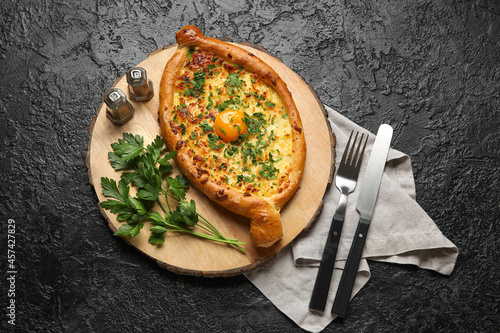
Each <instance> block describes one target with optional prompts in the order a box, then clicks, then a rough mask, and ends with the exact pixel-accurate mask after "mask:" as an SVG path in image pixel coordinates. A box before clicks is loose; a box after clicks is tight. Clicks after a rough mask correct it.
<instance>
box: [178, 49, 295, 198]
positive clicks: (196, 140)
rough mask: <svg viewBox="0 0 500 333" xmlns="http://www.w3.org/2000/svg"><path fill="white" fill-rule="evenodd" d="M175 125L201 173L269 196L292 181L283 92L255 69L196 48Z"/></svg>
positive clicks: (181, 86) (182, 78)
mask: <svg viewBox="0 0 500 333" xmlns="http://www.w3.org/2000/svg"><path fill="white" fill-rule="evenodd" d="M175 85H176V88H175V94H174V110H172V111H171V112H172V121H171V122H170V126H171V128H172V129H173V130H174V131H175V132H176V133H180V134H181V137H182V140H180V141H179V142H178V143H177V146H178V147H177V148H176V149H179V148H180V147H182V146H184V145H185V146H187V148H188V155H189V157H190V158H192V162H193V164H194V165H196V166H197V170H198V173H199V175H200V176H201V175H202V174H207V175H208V176H209V180H210V181H213V182H215V183H218V184H219V185H222V184H227V185H228V186H231V187H232V188H234V189H236V190H239V191H241V192H243V193H251V194H255V195H259V196H262V197H269V196H272V195H274V194H276V193H280V192H281V191H283V190H284V189H285V188H287V187H288V186H289V174H290V171H291V163H292V127H291V125H290V122H289V120H288V117H287V110H286V109H285V106H284V104H283V102H282V100H281V98H280V96H279V95H278V93H277V92H276V91H275V90H274V89H273V88H272V87H271V86H269V85H268V84H266V83H265V82H263V81H262V79H261V78H260V77H259V76H258V75H257V74H255V73H251V72H249V71H247V70H245V69H243V67H241V66H239V65H238V64H236V63H229V62H226V61H224V60H223V59H220V58H217V57H216V56H214V55H213V54H210V53H206V52H204V51H201V50H198V49H191V50H190V51H189V52H188V57H187V59H186V61H185V63H184V66H183V68H182V69H181V71H180V73H179V75H178V77H177V78H176V82H175Z"/></svg>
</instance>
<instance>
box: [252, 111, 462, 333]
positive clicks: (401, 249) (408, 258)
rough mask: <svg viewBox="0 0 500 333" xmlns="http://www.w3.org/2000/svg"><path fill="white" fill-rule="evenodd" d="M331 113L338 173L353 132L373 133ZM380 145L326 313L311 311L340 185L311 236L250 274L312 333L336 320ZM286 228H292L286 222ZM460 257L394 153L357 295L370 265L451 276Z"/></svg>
mask: <svg viewBox="0 0 500 333" xmlns="http://www.w3.org/2000/svg"><path fill="white" fill-rule="evenodd" d="M326 110H327V112H328V115H329V119H330V122H331V125H332V130H333V132H334V133H335V136H336V138H337V147H336V149H337V161H336V165H337V167H338V162H339V160H340V156H341V155H342V153H343V151H344V148H345V145H346V143H347V139H348V137H349V134H350V132H351V130H352V129H354V130H358V131H361V133H368V131H366V130H364V129H363V128H361V127H360V126H358V125H356V124H355V123H353V122H352V121H350V120H348V119H347V118H345V117H343V116H342V115H340V114H339V113H338V112H336V111H334V110H332V109H331V108H329V107H326ZM374 139H375V136H374V135H373V134H371V133H370V136H369V139H368V146H367V147H366V152H365V154H366V155H365V158H364V159H363V164H362V166H361V171H360V176H359V179H358V185H357V187H356V190H355V191H354V192H353V193H351V194H350V195H349V197H348V205H347V211H346V217H345V221H344V227H343V230H342V236H341V238H340V244H339V249H338V253H337V261H336V263H335V269H334V273H333V277H332V284H331V286H330V293H329V297H328V302H327V304H326V309H325V312H324V313H323V314H315V313H312V312H310V311H309V308H308V306H309V300H310V298H311V294H312V289H313V286H314V281H315V279H316V274H317V272H318V267H319V261H320V259H321V256H322V253H323V248H324V246H325V242H326V237H327V235H328V230H329V229H330V225H331V221H332V217H333V214H334V211H335V208H336V206H337V202H338V199H339V196H340V193H339V191H338V189H337V188H336V187H335V185H334V184H333V185H332V186H331V187H330V189H329V190H327V192H326V194H325V199H324V202H325V203H324V207H323V210H322V212H321V214H320V216H319V217H318V219H317V221H316V222H315V224H314V226H313V227H312V228H311V230H310V231H309V232H307V233H305V234H303V235H301V236H300V237H299V238H297V239H296V240H295V242H294V243H293V244H292V246H290V247H287V248H285V249H284V250H283V251H282V252H281V253H279V255H278V256H277V258H276V259H275V260H274V261H273V262H271V263H270V264H268V265H266V266H264V267H260V268H258V269H256V270H254V271H252V272H250V273H247V274H245V275H246V277H247V278H248V279H249V280H250V281H251V282H252V283H253V284H254V285H255V286H256V287H257V288H258V289H259V290H260V291H261V292H262V293H263V294H264V295H265V296H266V297H267V298H268V299H269V300H271V302H273V304H274V305H275V306H276V307H278V309H280V310H281V311H282V312H283V313H285V314H286V315H287V316H288V317H290V318H291V319H292V320H293V321H294V322H296V323H297V324H298V325H299V326H300V327H301V328H303V329H305V330H307V331H310V332H320V331H322V330H323V329H324V328H325V327H326V326H327V325H328V324H329V323H330V322H331V321H332V320H333V319H335V316H333V315H331V314H330V310H331V307H332V305H333V300H334V298H335V293H336V291H337V287H338V284H339V281H340V277H341V275H342V269H343V267H344V265H345V261H346V259H347V255H348V253H349V248H350V245H351V242H352V238H353V235H354V232H355V230H356V227H357V224H358V220H359V215H358V213H357V211H356V202H357V199H358V195H359V191H358V190H359V188H360V186H361V183H362V181H363V174H364V170H365V168H366V163H367V162H368V156H369V154H370V152H371V149H372V145H373V141H374ZM283 223H284V225H285V227H286V221H283ZM457 255H458V249H457V247H456V246H455V245H454V244H453V243H452V242H450V241H449V240H448V239H447V238H446V237H445V236H443V234H442V233H441V231H440V230H439V229H438V227H437V226H436V225H435V223H434V221H432V219H431V218H430V217H429V216H428V215H427V214H426V213H425V211H424V210H423V209H422V208H421V207H420V206H419V205H418V204H417V202H416V201H415V184H414V181H413V173H412V169H411V163H410V158H409V157H408V156H407V155H405V154H403V153H401V152H399V151H397V150H394V149H391V150H390V151H389V155H388V158H387V163H386V167H385V170H384V175H383V177H382V183H381V186H380V190H379V196H378V199H377V203H376V206H375V211H374V214H373V217H372V221H371V225H370V230H369V232H368V236H367V239H366V242H365V248H364V251H363V258H362V259H361V262H360V265H359V268H358V274H357V277H356V282H355V284H354V289H353V295H355V294H357V292H358V291H359V290H360V289H361V288H362V287H363V286H364V285H365V284H366V283H367V282H368V280H369V279H370V269H369V266H368V262H367V259H370V260H376V261H384V262H392V263H400V264H413V265H417V266H418V267H420V268H425V269H430V270H434V271H436V272H439V273H441V274H446V275H449V274H451V273H452V271H453V268H454V266H455V261H456V258H457Z"/></svg>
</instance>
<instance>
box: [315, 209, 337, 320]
mask: <svg viewBox="0 0 500 333" xmlns="http://www.w3.org/2000/svg"><path fill="white" fill-rule="evenodd" d="M343 225H344V217H342V216H338V215H334V217H333V221H332V225H331V226H330V231H329V232H328V237H327V239H326V245H325V249H324V250H323V256H322V257H321V262H320V265H319V270H318V275H316V282H315V283H314V289H313V292H312V296H311V301H310V302H309V309H310V310H313V311H321V312H322V311H324V310H325V306H326V300H327V298H328V291H329V290H330V283H331V280H332V273H333V267H334V265H335V257H336V256H337V249H338V247H339V240H340V234H341V232H342V226H343Z"/></svg>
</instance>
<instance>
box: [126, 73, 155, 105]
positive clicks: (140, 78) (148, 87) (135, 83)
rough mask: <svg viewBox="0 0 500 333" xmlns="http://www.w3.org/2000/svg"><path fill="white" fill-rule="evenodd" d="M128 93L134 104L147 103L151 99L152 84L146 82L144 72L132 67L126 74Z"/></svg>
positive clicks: (148, 81) (146, 78)
mask: <svg viewBox="0 0 500 333" xmlns="http://www.w3.org/2000/svg"><path fill="white" fill-rule="evenodd" d="M127 82H128V92H129V94H130V98H131V99H132V100H134V101H136V102H145V101H149V100H150V99H151V98H152V97H153V83H152V82H151V80H148V76H147V73H146V70H145V69H144V68H142V67H134V68H131V69H129V71H128V72H127Z"/></svg>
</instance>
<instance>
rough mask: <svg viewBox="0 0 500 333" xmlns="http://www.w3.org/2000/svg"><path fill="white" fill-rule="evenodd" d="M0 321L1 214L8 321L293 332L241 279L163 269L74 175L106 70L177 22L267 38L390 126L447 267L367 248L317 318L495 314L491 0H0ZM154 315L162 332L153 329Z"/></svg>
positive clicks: (446, 321) (402, 322)
mask: <svg viewBox="0 0 500 333" xmlns="http://www.w3.org/2000/svg"><path fill="white" fill-rule="evenodd" d="M0 21H1V26H0V55H1V60H0V75H1V76H0V143H1V153H0V170H1V175H2V187H1V188H2V190H1V191H0V214H1V232H0V234H1V236H0V240H1V244H0V271H1V274H0V276H1V278H2V280H1V281H0V286H1V287H2V288H1V290H0V308H1V309H2V310H1V311H0V314H1V317H0V323H1V330H4V329H5V328H8V329H12V327H10V326H8V325H7V322H6V321H7V316H6V313H7V310H6V307H7V305H8V301H9V298H8V297H7V290H6V288H5V287H6V285H7V281H6V271H7V270H8V268H7V258H6V257H7V244H6V237H7V236H6V233H7V221H8V219H14V220H15V222H16V252H17V258H16V259H17V262H16V265H17V271H18V274H17V280H16V296H15V300H16V305H17V307H16V310H17V312H16V315H17V317H16V326H15V327H16V328H17V331H19V332H28V331H29V332H150V331H166V332H219V331H220V332H226V331H232V332H299V331H300V329H299V328H298V327H297V326H296V325H295V324H294V323H293V322H292V321H291V320H289V319H288V318H287V317H286V316H285V315H283V314H282V313H281V312H280V311H279V310H277V309H276V308H275V307H274V306H273V305H272V304H271V303H270V302H269V301H268V300H267V299H266V298H265V297H264V296H263V295H262V294H261V293H260V292H259V291H258V290H257V289H256V288H255V287H254V286H253V285H252V284H251V283H250V282H249V281H248V280H247V279H246V278H245V277H243V276H240V277H234V278H226V279H223V278H220V279H218V278H217V279H204V278H194V277H187V276H179V275H175V274H173V273H171V272H169V271H167V270H164V269H162V268H160V267H158V266H157V265H156V264H155V263H154V262H153V261H151V260H149V259H147V258H146V257H145V256H143V255H141V254H140V253H138V251H136V250H134V249H133V248H132V247H130V246H128V245H127V244H126V243H125V242H124V241H123V240H121V239H120V238H117V237H113V236H112V233H111V231H110V230H109V228H108V226H107V224H106V222H105V220H104V219H103V218H102V216H101V215H100V213H99V209H98V206H97V197H96V195H95V192H94V189H93V188H92V187H91V186H90V185H89V183H88V179H87V168H86V166H85V155H86V151H87V140H88V132H87V131H88V127H89V125H90V122H91V120H92V117H93V116H94V115H95V113H96V109H97V107H98V105H99V103H100V99H101V96H102V95H103V94H104V92H105V91H106V90H107V89H108V87H109V86H110V85H111V84H112V83H113V81H114V80H115V79H116V78H117V77H119V76H120V75H122V74H123V73H125V72H126V70H127V69H129V68H130V67H132V66H133V65H135V64H137V63H139V62H141V61H142V60H144V59H145V58H146V57H147V56H148V54H149V53H150V52H152V51H154V50H156V49H158V48H160V47H162V46H164V45H167V44H172V43H174V41H175V39H174V36H175V33H176V32H177V30H178V29H179V28H181V27H182V26H184V25H186V24H195V25H197V26H199V27H200V28H201V29H202V31H204V32H205V33H206V34H207V35H209V36H213V37H218V36H224V37H229V38H232V39H233V40H234V41H236V42H240V41H247V42H250V43H253V44H258V45H260V46H262V47H265V48H266V49H267V50H269V51H270V52H271V53H273V54H275V55H277V56H279V57H280V58H281V59H282V60H283V62H284V63H285V64H286V65H288V66H289V67H290V68H291V69H292V70H294V71H295V72H296V73H298V74H300V75H301V76H302V77H304V79H305V80H306V81H307V82H308V83H309V84H310V85H311V86H312V87H313V88H314V89H315V90H316V92H317V93H318V95H319V97H320V99H321V100H322V101H323V102H324V103H325V104H327V105H329V106H331V107H333V108H335V109H336V110H338V111H339V112H340V113H342V114H343V115H345V116H347V117H348V118H350V119H352V120H353V121H355V122H357V123H359V124H360V125H362V126H364V127H365V128H367V129H369V130H371V131H376V128H377V127H378V125H379V124H380V123H381V122H389V123H390V124H392V125H393V126H394V127H395V138H394V140H393V146H394V147H395V148H397V149H399V150H402V151H404V152H406V153H408V154H409V155H410V156H411V158H412V164H413V167H414V174H415V182H416V186H417V201H418V202H419V203H420V205H421V206H422V207H423V208H424V209H425V210H426V211H427V212H428V214H429V215H430V216H431V217H432V218H433V219H434V220H435V222H436V224H437V225H438V227H439V228H440V229H441V231H442V232H443V234H444V235H445V236H446V237H448V238H449V239H450V240H451V241H453V242H454V243H455V244H456V245H457V246H458V248H459V250H460V255H459V257H458V261H457V265H456V268H455V271H454V272H453V274H452V275H451V276H449V277H447V276H442V275H439V274H437V273H434V272H431V271H426V270H422V269H417V268H415V267H412V266H402V265H391V264H382V263H371V267H372V274H373V276H372V278H371V280H370V281H369V283H368V284H367V286H366V287H365V288H363V289H362V291H361V292H360V293H359V294H358V295H357V296H356V298H355V299H354V300H353V301H352V303H351V306H350V308H349V312H348V317H347V319H346V320H345V321H344V322H343V323H339V322H333V323H332V324H331V325H330V326H328V327H327V329H326V331H327V332H334V331H335V332H391V331H392V332H495V331H496V332H497V331H498V329H499V327H500V313H499V311H500V310H499V302H500V261H499V256H500V250H499V248H500V228H499V224H500V209H499V202H500V194H499V192H500V190H499V187H498V181H499V178H500V115H499V112H500V100H499V94H500V1H495V0H492V1H444V0H437V1H431V0H415V1H368V0H366V1H359V0H358V1H347V0H346V1H326V0H311V1H296V2H294V3H290V4H284V2H274V1H270V0H269V1H255V2H252V3H250V2H248V3H247V2H246V1H243V0H226V1H204V2H192V1H184V2H180V1H179V2H172V1H160V0H157V1H153V0H150V1H147V0H144V1H107V0H103V1H97V0H93V1H92V0H86V1H55V0H46V1H27V0H24V1H12V0H10V1H2V2H1V4H0ZM163 328H164V330H163Z"/></svg>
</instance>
